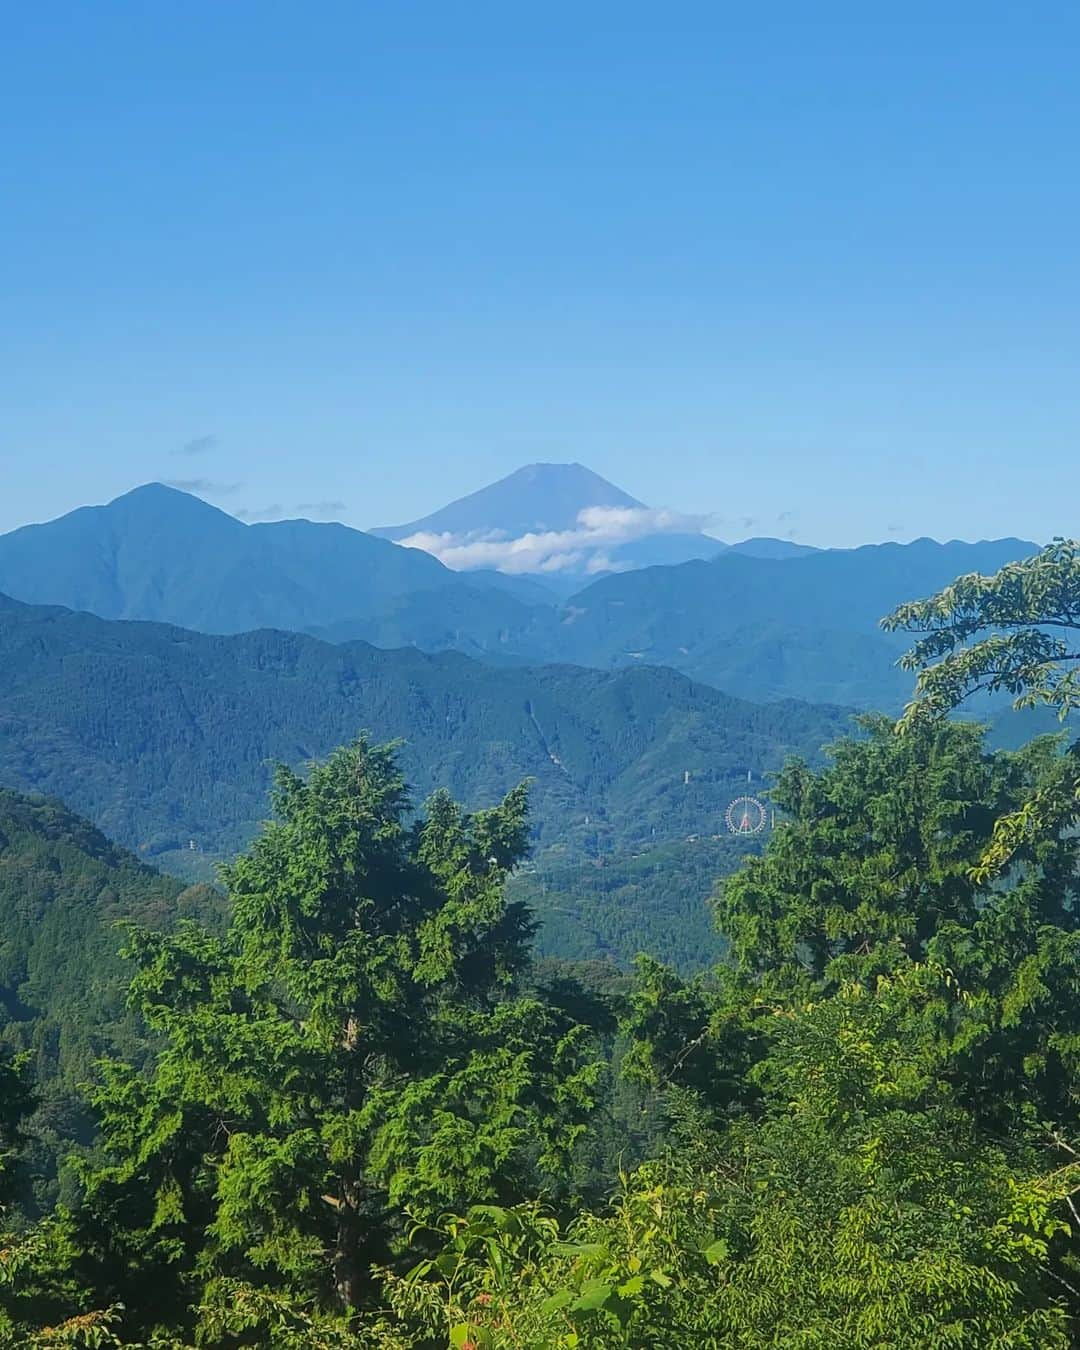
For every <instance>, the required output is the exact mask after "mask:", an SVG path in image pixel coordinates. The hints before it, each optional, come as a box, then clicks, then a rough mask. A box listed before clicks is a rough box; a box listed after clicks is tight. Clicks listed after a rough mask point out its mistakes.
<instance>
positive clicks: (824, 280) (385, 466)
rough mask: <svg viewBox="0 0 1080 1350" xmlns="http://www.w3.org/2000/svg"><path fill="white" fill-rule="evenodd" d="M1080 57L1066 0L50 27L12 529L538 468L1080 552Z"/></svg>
mask: <svg viewBox="0 0 1080 1350" xmlns="http://www.w3.org/2000/svg"><path fill="white" fill-rule="evenodd" d="M1078 69H1080V10H1077V9H1076V7H1074V6H1066V5H1048V4H1034V5H1027V6H1016V5H1001V4H989V5H987V4H982V5H974V4H972V5H967V4H959V5H941V4H935V5H904V6H889V7H885V6H879V5H865V4H862V5H854V4H853V5H836V4H832V5H830V4H824V5H813V6H811V5H795V4H788V5H783V4H780V5H758V6H748V5H747V6H731V5H723V4H719V5H718V4H702V5H690V4H678V3H675V4H665V5H641V4H633V3H621V4H618V5H614V4H611V5H609V4H582V3H577V4H574V5H570V4H563V3H555V4H545V5H512V4H511V5H507V4H500V5H488V4H468V5H461V4H447V3H439V4H434V3H414V4H409V3H402V4H397V5H375V4H363V3H360V4H358V3H349V4H344V3H318V2H316V3H308V4H303V5H301V4H296V3H294V4H286V3H268V2H267V0H263V2H262V3H249V2H247V0H227V2H225V3H221V2H215V3H203V2H202V0H189V3H185V4H183V5H178V4H173V3H160V2H159V3H154V2H153V0H151V2H150V3H110V2H109V0H101V2H100V3H92V4H85V3H81V4H70V3H48V2H47V0H43V3H41V4H24V5H10V6H8V7H6V9H5V15H4V42H3V45H2V49H0V109H2V115H3V121H4V155H3V160H2V169H0V173H2V180H0V181H2V184H3V209H2V211H0V297H2V299H0V305H2V315H3V321H2V325H0V370H2V371H3V385H4V387H3V396H2V398H0V530H7V529H10V528H12V527H14V526H16V525H19V524H22V523H24V522H26V521H29V520H40V519H44V518H48V517H51V516H54V515H57V514H59V513H60V512H61V511H64V510H67V509H70V508H71V507H74V506H76V505H80V504H82V503H85V502H93V501H102V500H105V499H107V498H109V497H111V496H115V495H116V494H118V493H120V492H123V491H125V490H126V489H128V488H130V487H132V486H133V485H135V484H137V483H140V482H145V481H147V480H150V479H172V480H175V481H181V482H191V483H195V482H197V481H198V480H206V482H207V483H209V484H211V485H217V486H216V487H214V486H211V487H210V488H208V489H207V492H208V495H209V496H210V498H211V499H212V500H215V501H216V502H217V503H218V504H219V505H222V506H225V507H226V508H227V509H230V510H245V511H248V512H259V511H262V510H265V509H266V508H269V507H278V508H279V509H280V510H283V511H292V510H295V509H297V508H299V507H304V508H309V509H308V513H309V514H322V515H334V516H338V517H340V518H341V519H343V520H345V521H347V522H348V523H350V524H353V525H358V526H368V525H376V524H389V523H392V522H396V521H405V520H411V519H414V518H417V517H420V516H422V515H424V514H426V513H428V512H430V511H432V510H434V509H435V508H437V507H439V506H441V505H442V504H443V503H444V502H446V501H448V500H449V499H451V498H453V497H457V496H460V495H461V494H462V493H465V492H468V491H470V490H472V489H474V488H477V487H479V486H481V485H482V484H483V483H485V482H487V481H489V480H491V479H494V478H497V477H499V476H501V475H502V474H505V473H507V472H509V471H510V470H511V469H514V468H515V467H517V466H518V465H519V464H521V463H524V462H526V461H530V460H537V459H541V460H580V461H581V462H583V463H585V464H588V465H589V466H590V467H591V468H593V469H595V470H596V471H597V472H599V473H601V474H603V475H604V476H605V477H607V478H609V479H611V480H613V481H614V482H615V483H617V484H619V485H620V486H621V487H623V488H625V489H626V491H628V492H629V493H631V494H632V495H633V496H634V497H636V498H639V499H641V500H643V501H645V502H648V503H649V504H651V505H655V506H670V507H673V508H676V509H680V510H684V511H688V512H694V513H711V514H713V515H714V516H715V517H716V518H717V523H716V527H715V532H716V533H718V534H720V535H722V536H724V537H728V538H732V537H738V536H739V535H741V534H747V533H765V534H779V533H783V534H786V533H787V532H788V531H794V532H795V535H796V537H797V538H799V539H802V540H805V541H807V542H812V543H818V544H853V543H858V542H862V541H864V540H869V539H881V538H887V537H894V538H910V537H912V536H915V535H920V534H930V535H934V536H937V537H940V538H947V537H950V536H961V537H966V538H978V537H982V536H995V535H1019V536H1022V537H1026V538H1034V539H1037V540H1042V539H1045V538H1047V537H1049V536H1051V535H1053V534H1056V533H1073V534H1076V533H1080V407H1078V390H1080V378H1078V366H1080V360H1078V358H1080V262H1078V244H1077V240H1078V238H1080V164H1078V151H1077V146H1078V144H1080V80H1078V78H1077V70H1078ZM211 438H212V439H211ZM191 443H196V444H195V446H194V451H195V452H194V453H190V454H184V453H178V452H179V451H181V449H182V448H183V447H184V446H186V445H189V444H191ZM200 443H201V444H200ZM229 488H231V489H232V490H231V491H225V490H224V489H229ZM789 513H790V514H789Z"/></svg>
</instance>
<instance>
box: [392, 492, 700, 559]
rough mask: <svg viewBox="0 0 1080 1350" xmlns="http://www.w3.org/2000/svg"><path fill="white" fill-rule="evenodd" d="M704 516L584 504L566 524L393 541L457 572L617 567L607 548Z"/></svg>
mask: <svg viewBox="0 0 1080 1350" xmlns="http://www.w3.org/2000/svg"><path fill="white" fill-rule="evenodd" d="M708 523H709V522H708V520H707V519H706V518H705V517H699V516H684V515H680V514H678V513H677V512H675V511H666V510H659V511H656V510H652V509H651V508H649V507H646V506H587V507H586V508H585V509H584V510H583V511H579V512H578V517H577V523H576V525H575V526H574V527H573V528H572V529H569V530H537V531H530V532H529V533H527V534H523V535H519V536H518V538H516V539H508V538H507V537H506V533H505V531H501V530H488V531H473V532H471V533H469V534H450V533H444V534H435V533H431V532H427V531H421V532H420V533H418V534H413V535H409V537H408V538H407V539H400V540H399V541H398V542H399V543H400V544H402V545H403V546H404V547H405V548H419V549H423V551H424V552H425V553H431V554H433V555H434V556H435V557H436V558H438V559H439V561H440V562H441V563H445V565H446V566H447V567H452V568H453V569H454V570H455V571H457V572H469V571H472V570H473V569H474V568H478V567H493V568H497V569H498V570H499V571H501V572H563V571H567V570H569V569H572V568H579V567H581V566H583V565H584V567H585V569H586V571H588V572H610V571H616V570H618V566H619V565H618V564H616V563H614V562H613V561H612V560H611V559H610V557H608V555H607V550H609V549H611V548H614V547H616V546H617V545H619V544H628V543H631V542H632V541H633V540H635V539H644V538H646V537H647V536H649V535H655V534H683V533H693V532H695V531H698V530H704V529H705V528H706V527H707V525H708Z"/></svg>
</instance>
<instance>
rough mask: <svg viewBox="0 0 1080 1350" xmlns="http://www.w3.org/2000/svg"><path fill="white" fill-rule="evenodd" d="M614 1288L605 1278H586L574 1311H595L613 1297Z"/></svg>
mask: <svg viewBox="0 0 1080 1350" xmlns="http://www.w3.org/2000/svg"><path fill="white" fill-rule="evenodd" d="M611 1294H612V1288H611V1285H610V1284H608V1283H607V1282H606V1281H605V1280H586V1281H585V1283H584V1284H583V1285H582V1286H581V1293H580V1295H579V1296H578V1299H577V1302H576V1303H575V1304H574V1306H573V1308H572V1309H571V1311H572V1312H595V1311H596V1310H597V1309H599V1308H602V1307H603V1306H604V1304H605V1303H606V1302H607V1301H608V1299H609V1298H610V1297H611Z"/></svg>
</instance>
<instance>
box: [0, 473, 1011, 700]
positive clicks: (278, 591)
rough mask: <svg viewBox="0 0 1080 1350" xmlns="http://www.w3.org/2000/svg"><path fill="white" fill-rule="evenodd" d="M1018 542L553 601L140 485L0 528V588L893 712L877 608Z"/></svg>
mask: <svg viewBox="0 0 1080 1350" xmlns="http://www.w3.org/2000/svg"><path fill="white" fill-rule="evenodd" d="M585 472H586V473H587V472H588V471H585ZM590 481H591V480H590ZM598 481H599V482H600V483H603V480H602V479H600V480H598ZM597 491H598V492H599V491H600V489H599V488H598V489H597ZM614 491H615V492H618V489H614ZM466 500H467V499H466ZM567 509H569V508H567ZM612 509H614V510H621V509H623V508H621V507H613V508H612ZM627 509H635V510H636V509H637V508H627ZM670 538H671V536H657V539H658V540H661V541H663V540H666V539H670ZM711 543H712V544H716V545H718V541H715V540H713V541H711ZM1035 550H1036V545H1034V544H1032V543H1029V542H1027V541H1025V540H1021V539H1003V540H984V541H981V542H979V543H974V544H970V543H963V542H960V541H956V540H954V541H951V542H949V543H947V544H939V543H936V542H935V541H933V540H929V539H921V540H916V541H915V542H914V543H911V544H900V543H895V542H892V543H885V544H874V545H865V546H864V547H862V548H858V549H823V550H811V549H807V548H805V547H803V546H800V545H797V544H794V543H793V542H792V541H790V540H769V539H751V540H745V541H744V542H743V543H742V544H737V545H734V546H731V547H727V546H720V545H718V551H717V553H716V554H715V555H714V556H711V557H710V558H708V559H693V560H690V561H688V562H683V563H679V564H673V565H667V566H652V567H643V568H636V569H634V570H630V571H623V572H618V573H614V574H610V575H606V576H602V577H598V578H596V579H594V580H592V581H591V582H589V583H588V584H585V585H579V586H576V587H574V588H573V589H572V590H571V589H569V588H566V587H565V586H564V589H563V595H564V597H565V598H564V599H563V600H562V602H561V603H560V600H559V598H558V596H557V595H555V594H553V593H552V592H551V591H550V590H548V589H547V587H546V581H547V579H546V578H539V579H534V578H531V577H528V576H509V575H505V574H502V573H500V572H497V571H492V570H490V569H486V570H485V569H481V570H479V571H476V572H463V573H458V572H454V571H452V570H450V569H449V568H447V567H445V566H443V565H442V563H440V562H439V561H438V560H437V559H435V558H433V557H431V556H429V555H428V554H427V553H424V552H422V551H420V550H415V549H408V548H402V547H401V546H400V545H398V544H395V543H393V542H391V541H390V540H387V539H381V538H375V537H373V536H371V535H368V534H364V533H362V532H361V531H359V530H353V529H350V528H348V527H347V526H344V525H338V524H313V523H312V522H310V521H280V522H276V523H274V524H260V525H244V524H242V523H241V522H240V521H237V520H235V519H234V518H233V517H231V516H228V515H226V514H225V513H224V512H222V511H219V510H217V509H216V508H215V507H212V506H209V505H207V503H205V502H203V501H201V500H199V499H198V498H195V497H192V496H188V495H187V494H185V493H182V492H178V491H176V490H174V489H170V488H166V487H162V486H160V485H156V486H155V485H151V486H148V487H146V488H141V489H137V490H136V491H134V492H131V493H128V494H126V495H125V496H123V497H120V498H117V500H116V501H114V502H112V503H110V504H109V505H108V506H105V507H89V508H84V509H82V510H80V511H75V512H72V513H71V514H70V515H67V516H63V517H61V518H60V519H59V520H56V521H52V522H49V523H48V524H43V525H34V526H28V527H25V528H24V529H22V530H16V531H13V532H12V533H11V534H7V535H3V536H0V592H4V591H6V592H7V593H8V594H11V595H13V596H15V597H16V598H18V599H21V600H24V601H27V602H31V603H37V604H58V605H63V606H65V607H67V608H71V609H76V610H86V611H88V612H90V613H95V614H98V615H99V616H101V617H104V618H110V619H118V618H123V619H141V620H150V621H154V622H168V623H174V624H177V625H179V626H181V627H185V628H190V629H194V630H197V631H200V632H209V633H222V634H228V633H239V632H248V631H252V630H255V629H258V628H276V629H282V630H287V631H295V632H307V633H311V634H313V635H314V636H318V637H321V638H324V639H326V640H328V641H332V642H348V641H353V640H361V641H365V642H371V643H373V644H375V645H376V646H378V647H383V648H393V647H415V648H418V649H419V650H421V651H427V652H445V651H456V652H463V653H465V654H467V655H470V656H475V657H478V658H480V659H482V660H484V661H486V662H489V663H495V664H499V665H501V666H504V667H505V666H513V665H538V664H543V663H550V662H564V663H565V662H569V663H572V664H574V665H579V666H590V667H594V668H597V669H601V670H611V669H618V668H620V667H622V666H632V665H640V664H643V663H645V664H652V665H666V666H670V667H672V668H674V669H676V670H679V671H681V672H683V673H684V674H686V675H688V676H690V677H691V678H693V679H695V680H698V681H700V682H702V683H706V684H711V685H713V686H714V687H715V688H718V689H722V690H724V691H726V692H728V693H731V694H734V695H736V696H739V697H744V698H750V699H755V700H770V699H775V698H804V699H808V700H810V701H811V702H818V703H829V702H836V703H843V704H847V705H850V706H855V707H863V708H866V707H878V708H884V709H889V710H896V709H898V708H899V707H900V706H901V705H902V703H903V702H904V700H905V699H906V698H907V696H908V694H909V693H910V688H911V682H910V679H909V677H908V676H907V675H906V674H904V673H903V672H901V671H900V670H898V669H897V668H896V660H897V657H898V655H899V653H900V651H901V650H902V647H903V645H904V644H903V641H902V639H901V638H898V637H890V636H888V635H886V634H884V633H883V632H882V631H881V629H880V627H879V620H880V618H881V617H882V616H883V615H884V614H886V613H888V612H889V611H890V610H891V609H893V608H894V606H895V605H897V604H898V603H900V602H902V601H904V600H908V599H913V598H916V597H918V596H923V595H928V594H930V593H932V592H934V591H936V590H938V589H940V587H941V586H944V585H946V584H947V583H948V582H950V581H952V580H953V578H954V577H956V576H957V575H960V574H962V573H968V572H982V573H988V572H995V571H997V570H998V568H1000V567H1001V566H1002V565H1003V564H1004V563H1006V562H1010V561H1013V560H1014V559H1018V558H1022V557H1026V556H1028V555H1030V554H1031V553H1032V552H1034V551H1035Z"/></svg>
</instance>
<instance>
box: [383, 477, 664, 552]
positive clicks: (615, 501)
mask: <svg viewBox="0 0 1080 1350" xmlns="http://www.w3.org/2000/svg"><path fill="white" fill-rule="evenodd" d="M591 506H622V507H631V508H639V509H640V508H641V507H642V503H641V502H639V501H638V500H637V498H636V497H631V496H630V494H629V493H628V492H624V491H623V490H622V488H619V487H616V486H615V484H614V483H609V482H608V480H607V479H606V478H601V477H600V475H599V474H598V473H594V472H593V470H592V469H590V468H587V467H586V466H585V465H584V464H578V463H576V462H575V463H572V464H549V463H543V462H537V463H535V464H523V465H522V466H521V468H520V469H515V470H514V472H513V473H510V474H507V475H506V477H505V478H500V479H499V480H498V481H497V482H495V483H489V484H488V486H487V487H483V488H479V489H478V490H477V491H476V492H470V493H468V494H467V495H466V496H464V497H458V498H457V499H456V500H455V501H452V502H450V503H449V504H448V505H446V506H444V507H442V508H441V509H440V510H438V511H433V512H432V513H431V514H430V515H427V516H421V517H420V518H419V519H418V520H411V521H409V522H408V523H407V524H405V525H384V526H380V527H379V528H378V529H374V530H372V531H371V533H372V534H377V535H381V536H382V537H383V538H385V539H407V538H409V537H410V536H411V535H415V534H452V535H475V534H490V533H493V532H496V533H499V534H502V535H504V536H506V537H511V538H512V537H516V536H518V535H522V534H530V533H539V532H543V531H549V530H571V529H573V528H574V526H576V525H577V523H578V517H579V516H580V514H581V512H582V511H585V510H587V509H588V508H589V507H591Z"/></svg>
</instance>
